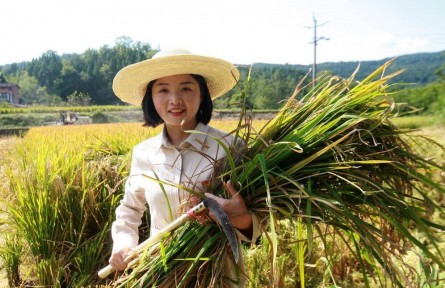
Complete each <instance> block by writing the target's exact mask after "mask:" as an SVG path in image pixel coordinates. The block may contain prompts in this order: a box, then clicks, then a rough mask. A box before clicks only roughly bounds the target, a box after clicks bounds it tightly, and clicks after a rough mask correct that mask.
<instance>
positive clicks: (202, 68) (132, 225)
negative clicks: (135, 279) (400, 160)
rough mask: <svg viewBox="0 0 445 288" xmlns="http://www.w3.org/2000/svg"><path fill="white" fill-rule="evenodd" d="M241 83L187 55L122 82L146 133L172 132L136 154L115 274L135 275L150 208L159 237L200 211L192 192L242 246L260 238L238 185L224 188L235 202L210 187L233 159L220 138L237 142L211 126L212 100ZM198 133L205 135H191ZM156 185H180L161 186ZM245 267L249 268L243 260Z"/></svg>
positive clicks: (115, 231)
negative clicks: (194, 209) (219, 211)
mask: <svg viewBox="0 0 445 288" xmlns="http://www.w3.org/2000/svg"><path fill="white" fill-rule="evenodd" d="M238 80H239V72H238V70H237V69H236V67H235V66H233V65H232V64H231V63H229V62H227V61H224V60H221V59H217V58H212V57H206V56H199V55H194V54H192V53H190V52H189V51H185V50H171V51H161V52H159V53H157V54H156V55H155V56H153V58H152V59H149V60H145V61H142V62H139V63H136V64H133V65H130V66H127V67H125V68H123V69H122V70H121V71H119V73H118V74H117V75H116V77H115V79H114V82H113V90H114V92H115V93H116V95H117V96H118V97H119V98H120V99H121V100H123V101H125V102H128V103H130V104H134V105H142V109H143V113H144V119H145V125H147V126H151V127H156V126H158V125H160V124H164V127H163V130H162V132H161V133H160V134H159V135H157V136H155V137H153V138H150V139H148V140H146V141H144V142H142V143H140V144H138V145H136V146H135V147H134V149H133V155H132V165H131V170H130V177H129V178H128V180H127V182H126V184H125V194H124V197H123V199H122V201H121V204H120V206H119V207H118V208H117V209H116V220H115V222H114V223H113V227H112V236H113V241H114V245H113V252H112V256H111V258H110V260H109V263H110V265H111V266H112V267H113V268H114V269H115V270H117V271H120V270H124V269H125V268H126V267H127V263H125V262H124V259H125V258H126V256H127V253H128V252H129V251H130V249H131V248H133V247H135V246H136V245H137V244H138V242H139V235H138V227H139V225H140V224H141V218H142V216H143V213H144V211H145V209H146V208H145V207H146V204H148V207H149V212H150V219H151V223H150V236H153V235H155V234H156V233H158V232H159V230H160V229H162V228H163V227H165V226H166V225H167V224H168V223H170V222H172V221H173V220H174V219H176V218H177V217H179V216H180V215H181V214H182V213H183V212H184V206H187V207H190V206H193V204H195V203H193V201H192V199H193V197H191V196H193V195H192V194H191V193H189V192H186V191H185V190H189V189H191V190H193V191H196V192H200V193H205V195H206V197H211V198H213V199H215V200H216V201H217V202H218V203H219V204H220V205H221V207H222V208H223V210H224V211H225V212H226V214H227V215H228V216H229V218H230V220H231V222H232V224H233V226H234V227H235V228H236V229H237V230H238V231H239V232H240V233H238V235H239V238H240V239H242V240H245V241H251V240H252V239H256V237H257V236H258V234H259V231H258V227H259V225H258V220H257V218H256V216H255V215H254V214H252V213H250V212H249V211H248V209H247V208H246V205H245V203H244V201H243V199H242V197H241V196H240V195H239V194H238V193H237V191H236V189H235V188H234V186H233V185H232V184H230V183H224V186H225V188H226V189H227V190H228V192H229V193H230V195H232V197H231V199H223V198H220V197H217V196H215V195H213V194H211V191H206V185H205V184H206V183H208V181H209V180H210V179H211V177H212V176H213V172H214V165H215V163H216V161H218V160H220V159H223V158H224V157H226V156H227V155H226V154H225V152H224V149H222V147H221V146H220V145H219V144H218V142H217V141H216V140H215V139H214V137H217V138H219V139H220V140H222V141H223V142H225V143H226V144H227V145H230V144H231V143H232V142H233V141H234V139H233V138H234V137H233V136H231V135H227V134H226V133H224V132H222V131H219V130H217V129H215V128H213V127H210V126H207V124H208V123H209V121H210V118H211V115H212V110H213V103H212V99H215V98H217V97H219V96H221V95H223V94H224V93H225V92H227V91H229V90H230V89H232V88H233V87H234V86H235V84H236V83H237V81H238ZM190 130H196V131H200V132H201V133H189V132H187V131H190ZM143 175H145V176H143ZM147 176H148V177H147ZM216 176H217V175H216ZM150 178H151V179H157V178H159V179H161V180H162V181H163V182H164V183H169V184H172V185H162V184H161V185H160V184H159V182H158V181H152V180H150ZM178 187H187V189H179V188H178ZM212 216H213V215H210V217H212ZM146 237H147V236H145V235H144V237H143V238H146ZM239 263H240V264H239V265H240V268H242V260H241V261H239ZM232 266H233V265H232ZM229 270H230V271H225V272H226V275H228V276H230V277H231V278H232V279H233V278H234V277H236V276H235V275H237V273H235V270H236V269H234V268H233V269H229ZM239 274H240V273H238V275H239ZM241 274H242V273H241ZM235 282H238V283H241V284H238V285H235V287H240V286H243V284H242V283H243V282H244V277H241V279H235Z"/></svg>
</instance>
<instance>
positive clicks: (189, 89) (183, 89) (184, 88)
mask: <svg viewBox="0 0 445 288" xmlns="http://www.w3.org/2000/svg"><path fill="white" fill-rule="evenodd" d="M181 90H182V91H183V92H190V91H192V88H190V87H182V89H181Z"/></svg>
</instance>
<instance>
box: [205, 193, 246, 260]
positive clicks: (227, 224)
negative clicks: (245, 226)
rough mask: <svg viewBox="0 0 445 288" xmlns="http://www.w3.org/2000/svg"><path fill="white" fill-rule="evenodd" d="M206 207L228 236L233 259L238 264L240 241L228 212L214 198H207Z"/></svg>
mask: <svg viewBox="0 0 445 288" xmlns="http://www.w3.org/2000/svg"><path fill="white" fill-rule="evenodd" d="M203 202H204V205H205V206H206V207H207V208H208V209H209V210H210V211H212V212H213V214H214V215H215V217H216V220H217V221H218V224H219V225H220V226H221V228H222V230H223V231H224V234H226V237H227V241H229V245H230V248H231V249H232V254H233V258H234V259H235V262H236V263H238V260H239V248H238V239H237V237H236V232H235V228H234V227H233V225H232V221H230V219H229V217H228V216H227V214H226V212H224V210H223V209H222V208H221V206H220V205H219V204H218V202H217V201H216V200H214V199H212V198H205V199H204V201H203Z"/></svg>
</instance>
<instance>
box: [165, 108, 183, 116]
mask: <svg viewBox="0 0 445 288" xmlns="http://www.w3.org/2000/svg"><path fill="white" fill-rule="evenodd" d="M168 112H169V113H170V114H171V115H172V116H182V115H183V114H184V113H185V109H183V108H173V109H170V110H168Z"/></svg>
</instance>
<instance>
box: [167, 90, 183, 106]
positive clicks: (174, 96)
mask: <svg viewBox="0 0 445 288" xmlns="http://www.w3.org/2000/svg"><path fill="white" fill-rule="evenodd" d="M169 101H170V103H171V104H173V105H178V104H181V103H182V97H181V94H180V93H179V92H176V91H175V92H172V93H171V94H170V98H169Z"/></svg>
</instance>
